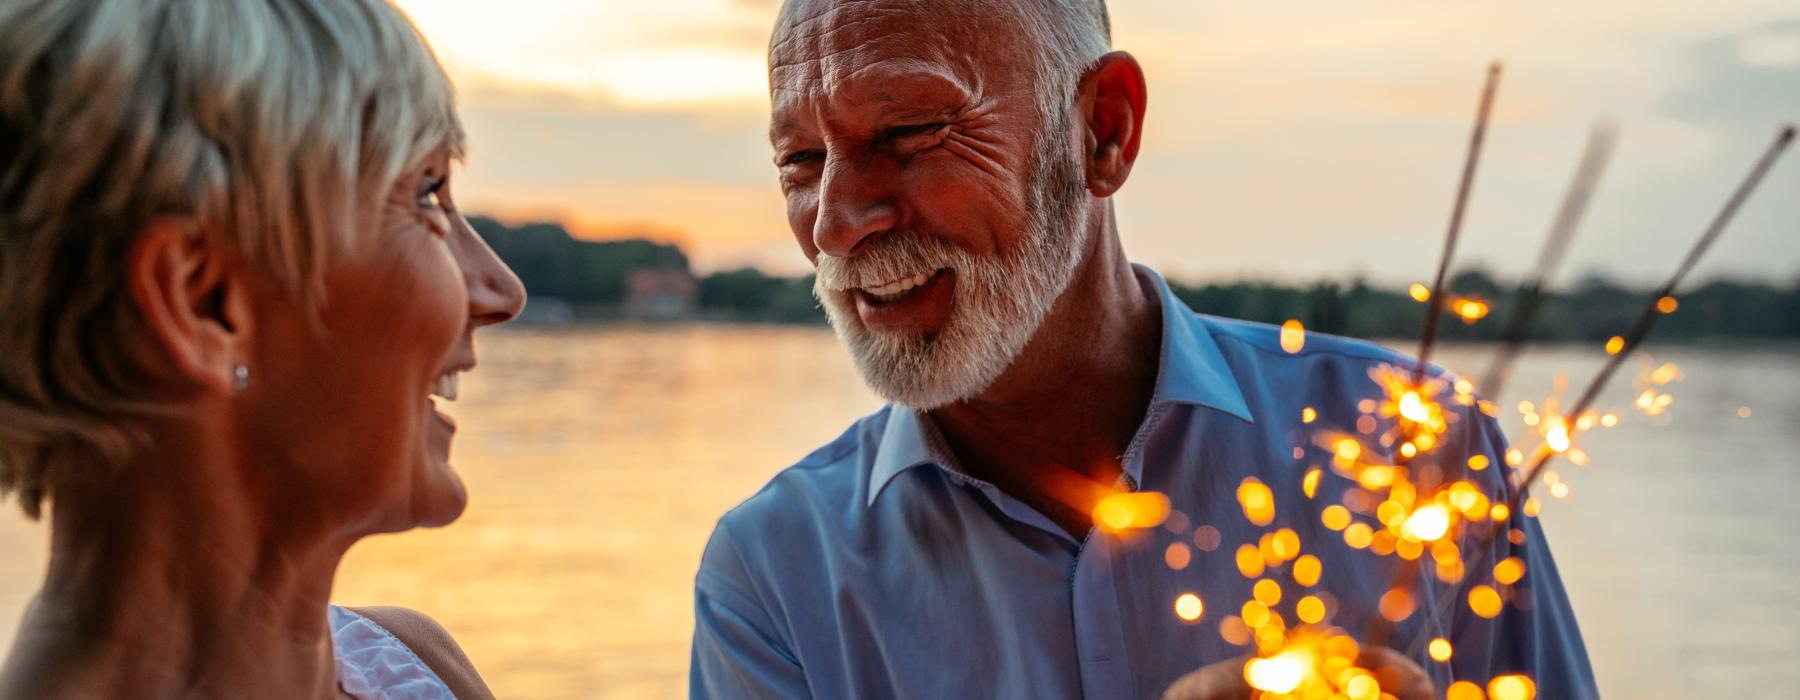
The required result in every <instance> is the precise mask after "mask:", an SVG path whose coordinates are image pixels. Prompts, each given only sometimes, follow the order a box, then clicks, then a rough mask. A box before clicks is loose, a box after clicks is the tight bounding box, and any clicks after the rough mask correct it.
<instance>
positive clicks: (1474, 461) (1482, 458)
mask: <svg viewBox="0 0 1800 700" xmlns="http://www.w3.org/2000/svg"><path fill="white" fill-rule="evenodd" d="M1486 468H1488V456H1487V455H1475V456H1473V457H1470V458H1469V470H1470V471H1477V472H1478V471H1481V470H1483V469H1486Z"/></svg>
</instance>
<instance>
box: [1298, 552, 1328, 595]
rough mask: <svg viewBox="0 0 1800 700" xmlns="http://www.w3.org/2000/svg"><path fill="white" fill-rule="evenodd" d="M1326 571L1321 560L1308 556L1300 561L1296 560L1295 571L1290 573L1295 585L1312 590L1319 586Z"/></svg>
mask: <svg viewBox="0 0 1800 700" xmlns="http://www.w3.org/2000/svg"><path fill="white" fill-rule="evenodd" d="M1324 570H1325V567H1324V565H1323V564H1320V563H1319V558H1318V557H1315V556H1313V555H1311V554H1308V555H1305V556H1303V557H1300V558H1299V559H1295V560H1294V569H1293V571H1291V572H1289V573H1291V574H1293V576H1294V583H1298V584H1300V585H1302V586H1306V587H1308V588H1311V587H1313V586H1316V585H1318V583H1319V577H1320V576H1321V575H1322V574H1323V573H1324Z"/></svg>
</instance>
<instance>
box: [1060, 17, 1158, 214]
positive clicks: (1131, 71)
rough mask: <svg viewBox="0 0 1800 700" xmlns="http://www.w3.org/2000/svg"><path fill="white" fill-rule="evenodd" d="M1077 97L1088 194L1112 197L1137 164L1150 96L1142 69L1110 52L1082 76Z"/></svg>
mask: <svg viewBox="0 0 1800 700" xmlns="http://www.w3.org/2000/svg"><path fill="white" fill-rule="evenodd" d="M1078 95H1079V98H1078V100H1077V101H1078V104H1079V106H1080V108H1081V116H1082V119H1083V123H1082V139H1083V144H1082V145H1083V146H1084V150H1083V154H1084V155H1085V156H1086V158H1085V161H1084V163H1083V165H1085V166H1086V168H1087V186H1088V191H1089V192H1092V193H1093V194H1094V196H1096V197H1110V196H1112V194H1113V193H1114V192H1118V191H1119V188H1120V187H1123V186H1125V179H1126V178H1127V177H1130V176H1131V166H1132V164H1133V163H1136V162H1137V155H1138V143H1139V142H1140V141H1141V140H1142V138H1143V133H1144V103H1145V100H1146V99H1147V97H1148V94H1147V92H1146V90H1145V88H1144V69H1143V68H1142V67H1141V66H1139V65H1138V62H1137V59H1136V58H1133V57H1132V56H1131V54H1128V53H1125V52H1124V51H1114V52H1112V53H1109V54H1106V55H1105V56H1101V57H1100V60H1099V61H1097V62H1096V63H1095V64H1094V67H1093V68H1091V69H1089V70H1088V72H1087V74H1086V75H1084V76H1082V78H1081V89H1080V91H1079V93H1078Z"/></svg>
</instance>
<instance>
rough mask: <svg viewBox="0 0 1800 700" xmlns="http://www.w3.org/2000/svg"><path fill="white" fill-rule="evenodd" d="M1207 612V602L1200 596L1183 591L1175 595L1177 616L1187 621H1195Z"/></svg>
mask: <svg viewBox="0 0 1800 700" xmlns="http://www.w3.org/2000/svg"><path fill="white" fill-rule="evenodd" d="M1205 613H1206V604H1205V603H1204V602H1202V601H1201V600H1200V596H1197V595H1194V594H1192V593H1183V594H1181V595H1179V596H1176V597H1175V616H1176V617H1179V618H1181V619H1182V620H1184V621H1187V622H1194V621H1196V620H1199V619H1200V616H1201V615H1203V614H1205Z"/></svg>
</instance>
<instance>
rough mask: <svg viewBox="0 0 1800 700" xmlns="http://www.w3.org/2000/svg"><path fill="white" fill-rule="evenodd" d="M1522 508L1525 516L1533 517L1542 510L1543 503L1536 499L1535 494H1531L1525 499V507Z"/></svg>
mask: <svg viewBox="0 0 1800 700" xmlns="http://www.w3.org/2000/svg"><path fill="white" fill-rule="evenodd" d="M1522 510H1523V511H1525V517H1527V518H1535V517H1537V516H1538V513H1540V512H1542V511H1543V510H1544V504H1543V503H1542V502H1540V501H1539V500H1538V499H1537V496H1532V497H1530V498H1526V499H1525V507H1524V508H1523V509H1522Z"/></svg>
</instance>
